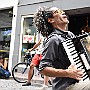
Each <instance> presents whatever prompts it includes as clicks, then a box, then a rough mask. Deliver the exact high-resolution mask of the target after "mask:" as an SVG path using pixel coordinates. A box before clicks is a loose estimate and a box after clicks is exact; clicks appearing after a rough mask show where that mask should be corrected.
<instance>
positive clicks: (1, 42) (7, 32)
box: [0, 8, 13, 58]
mask: <svg viewBox="0 0 90 90" xmlns="http://www.w3.org/2000/svg"><path fill="white" fill-rule="evenodd" d="M12 16H13V9H12V8H9V9H4V10H0V54H3V55H4V57H5V58H9V51H10V42H11V32H12Z"/></svg>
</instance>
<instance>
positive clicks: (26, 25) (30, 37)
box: [21, 16, 37, 61]
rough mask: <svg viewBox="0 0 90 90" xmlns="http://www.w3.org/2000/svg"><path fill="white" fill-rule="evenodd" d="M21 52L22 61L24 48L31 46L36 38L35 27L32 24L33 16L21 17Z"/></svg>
mask: <svg viewBox="0 0 90 90" xmlns="http://www.w3.org/2000/svg"><path fill="white" fill-rule="evenodd" d="M22 19H23V20H22V52H21V58H22V59H21V61H24V58H23V56H24V55H25V53H26V50H28V49H30V48H32V47H33V45H34V44H35V38H36V34H37V32H36V29H35V27H34V26H33V17H32V16H24V17H23V18H22Z"/></svg>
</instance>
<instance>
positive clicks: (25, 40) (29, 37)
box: [23, 35, 34, 43]
mask: <svg viewBox="0 0 90 90" xmlns="http://www.w3.org/2000/svg"><path fill="white" fill-rule="evenodd" d="M23 43H34V36H33V35H23Z"/></svg>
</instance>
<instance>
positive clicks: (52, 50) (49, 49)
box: [39, 29, 77, 90]
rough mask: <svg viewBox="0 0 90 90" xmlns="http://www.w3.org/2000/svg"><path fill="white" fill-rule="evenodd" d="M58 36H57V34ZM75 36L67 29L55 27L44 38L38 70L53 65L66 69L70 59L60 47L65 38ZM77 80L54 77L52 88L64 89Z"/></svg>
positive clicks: (56, 89) (55, 89)
mask: <svg viewBox="0 0 90 90" xmlns="http://www.w3.org/2000/svg"><path fill="white" fill-rule="evenodd" d="M56 34H57V35H58V38H57V35H56ZM74 37H75V36H74V35H73V34H72V33H71V32H69V31H66V32H64V31H61V30H58V29H55V30H54V32H53V33H52V34H50V35H49V37H48V38H47V40H46V43H45V47H44V50H43V53H42V54H43V57H42V60H41V61H40V65H39V70H40V71H41V70H43V69H44V68H45V67H47V66H48V67H54V68H56V69H67V68H68V66H70V64H71V63H70V61H69V59H68V56H67V54H66V52H65V50H64V49H63V47H62V43H61V42H62V41H63V40H65V39H67V38H74ZM76 82H77V80H75V79H71V78H67V77H56V78H55V79H54V80H53V90H65V88H66V87H68V86H69V85H71V84H74V83H76Z"/></svg>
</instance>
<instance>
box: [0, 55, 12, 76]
mask: <svg viewBox="0 0 90 90" xmlns="http://www.w3.org/2000/svg"><path fill="white" fill-rule="evenodd" d="M10 75H11V74H10V72H9V70H8V61H7V60H6V59H5V58H4V56H3V55H0V78H9V77H10Z"/></svg>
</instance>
